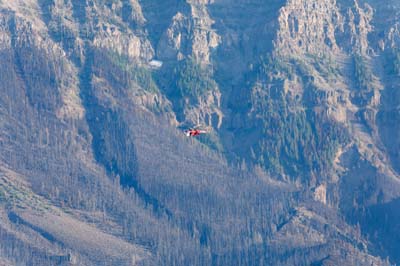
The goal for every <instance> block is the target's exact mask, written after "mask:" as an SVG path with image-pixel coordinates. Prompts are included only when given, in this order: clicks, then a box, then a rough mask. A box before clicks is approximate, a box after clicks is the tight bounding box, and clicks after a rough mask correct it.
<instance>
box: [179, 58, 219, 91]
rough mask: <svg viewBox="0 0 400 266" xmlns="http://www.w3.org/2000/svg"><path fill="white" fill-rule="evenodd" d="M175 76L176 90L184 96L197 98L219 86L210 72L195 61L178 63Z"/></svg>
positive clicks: (188, 60) (187, 60)
mask: <svg viewBox="0 0 400 266" xmlns="http://www.w3.org/2000/svg"><path fill="white" fill-rule="evenodd" d="M174 75H175V80H176V81H175V85H176V88H177V89H178V91H179V93H180V95H182V96H190V97H193V98H197V97H199V96H201V95H204V93H205V92H207V91H209V90H212V89H214V88H216V86H217V85H216V83H215V81H214V80H213V79H212V73H211V72H210V70H209V69H207V68H202V67H201V66H200V65H199V64H198V63H197V62H196V61H194V60H193V59H186V60H184V61H183V62H180V63H178V65H177V66H176V67H175V69H174Z"/></svg>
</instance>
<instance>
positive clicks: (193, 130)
mask: <svg viewBox="0 0 400 266" xmlns="http://www.w3.org/2000/svg"><path fill="white" fill-rule="evenodd" d="M184 133H185V135H186V136H187V137H196V136H199V135H200V134H207V133H209V130H205V129H199V128H198V127H195V128H189V129H187V130H185V131H184Z"/></svg>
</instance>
